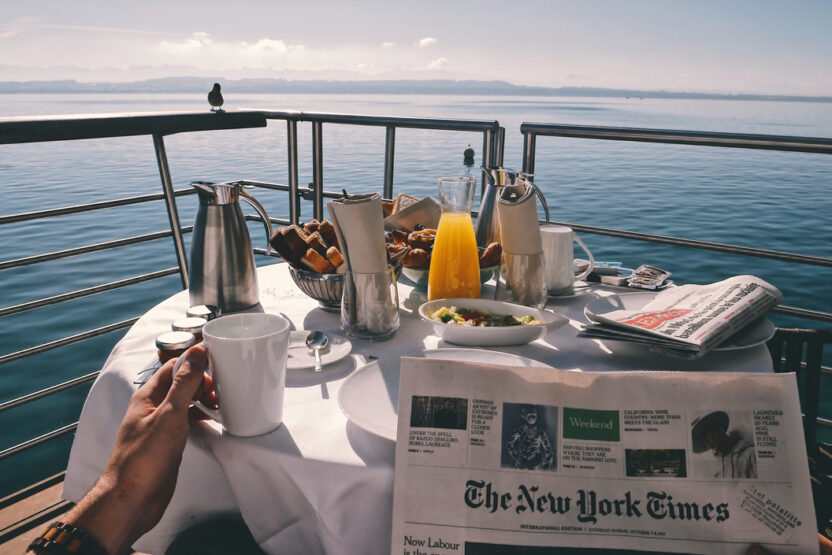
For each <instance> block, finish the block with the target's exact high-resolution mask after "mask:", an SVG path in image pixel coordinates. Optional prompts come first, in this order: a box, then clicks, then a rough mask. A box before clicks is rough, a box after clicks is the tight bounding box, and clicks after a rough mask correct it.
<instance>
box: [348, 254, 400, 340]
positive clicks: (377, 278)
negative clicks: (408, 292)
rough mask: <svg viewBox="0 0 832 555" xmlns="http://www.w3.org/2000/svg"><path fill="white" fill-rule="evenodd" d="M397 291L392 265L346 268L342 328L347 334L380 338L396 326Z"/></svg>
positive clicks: (363, 337)
mask: <svg viewBox="0 0 832 555" xmlns="http://www.w3.org/2000/svg"><path fill="white" fill-rule="evenodd" d="M399 323H400V322H399V292H398V289H397V288H396V275H395V273H394V272H393V269H392V268H388V269H386V270H384V271H381V272H374V273H366V272H353V271H352V270H347V273H346V275H345V276H344V293H343V295H342V296H341V329H342V330H343V331H344V334H346V335H347V336H349V337H356V338H358V339H369V340H373V341H383V340H385V339H389V338H391V337H393V335H394V334H395V333H396V331H397V330H398V329H399Z"/></svg>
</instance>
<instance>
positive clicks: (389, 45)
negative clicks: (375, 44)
mask: <svg viewBox="0 0 832 555" xmlns="http://www.w3.org/2000/svg"><path fill="white" fill-rule="evenodd" d="M394 46H396V43H395V42H390V41H389V40H388V41H385V42H382V43H381V47H382V48H393V47H394Z"/></svg>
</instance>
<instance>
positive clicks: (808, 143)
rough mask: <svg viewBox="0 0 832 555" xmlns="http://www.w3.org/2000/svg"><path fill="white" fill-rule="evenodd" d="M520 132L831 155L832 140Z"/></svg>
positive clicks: (588, 129)
mask: <svg viewBox="0 0 832 555" xmlns="http://www.w3.org/2000/svg"><path fill="white" fill-rule="evenodd" d="M520 132H521V133H523V134H524V135H526V134H533V135H536V136H549V137H571V138H582V139H602V140H610V141H635V142H650V143H669V144H684V145H697V146H721V147H729V148H751V149H763V150H784V151H791V152H813V153H818V154H832V139H827V138H822V137H792V136H785V135H756V134H748V133H717V132H706V131H681V130H670V129H640V128H627V127H603V126H591V125H563V124H548V123H523V124H522V125H520Z"/></svg>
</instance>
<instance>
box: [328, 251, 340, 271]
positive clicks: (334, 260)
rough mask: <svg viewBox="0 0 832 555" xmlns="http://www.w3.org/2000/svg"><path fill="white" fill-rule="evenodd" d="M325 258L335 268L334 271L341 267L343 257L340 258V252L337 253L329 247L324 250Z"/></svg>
mask: <svg viewBox="0 0 832 555" xmlns="http://www.w3.org/2000/svg"><path fill="white" fill-rule="evenodd" d="M326 258H327V260H329V262H330V263H331V264H332V265H333V266H335V269H336V270H337V269H338V268H340V267H341V264H343V263H344V257H343V256H341V251H339V250H338V249H337V248H336V247H329V248H328V249H327V250H326Z"/></svg>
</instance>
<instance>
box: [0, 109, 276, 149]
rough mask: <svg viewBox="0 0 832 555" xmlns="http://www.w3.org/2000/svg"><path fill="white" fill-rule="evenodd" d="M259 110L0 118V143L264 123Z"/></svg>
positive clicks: (262, 114) (148, 133)
mask: <svg viewBox="0 0 832 555" xmlns="http://www.w3.org/2000/svg"><path fill="white" fill-rule="evenodd" d="M266 124H267V123H266V115H265V113H264V112H262V111H256V110H255V111H252V110H241V111H234V112H229V111H222V112H209V111H207V110H206V111H205V112H168V113H146V114H115V115H113V114H106V115H101V114H85V115H71V116H42V117H32V116H25V117H15V118H0V144H15V143H33V142H44V141H70V140H77V139H103V138H111V137H129V136H134V135H154V134H157V135H171V134H174V133H183V132H190V131H215V130H220V129H246V128H252V127H266Z"/></svg>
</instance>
